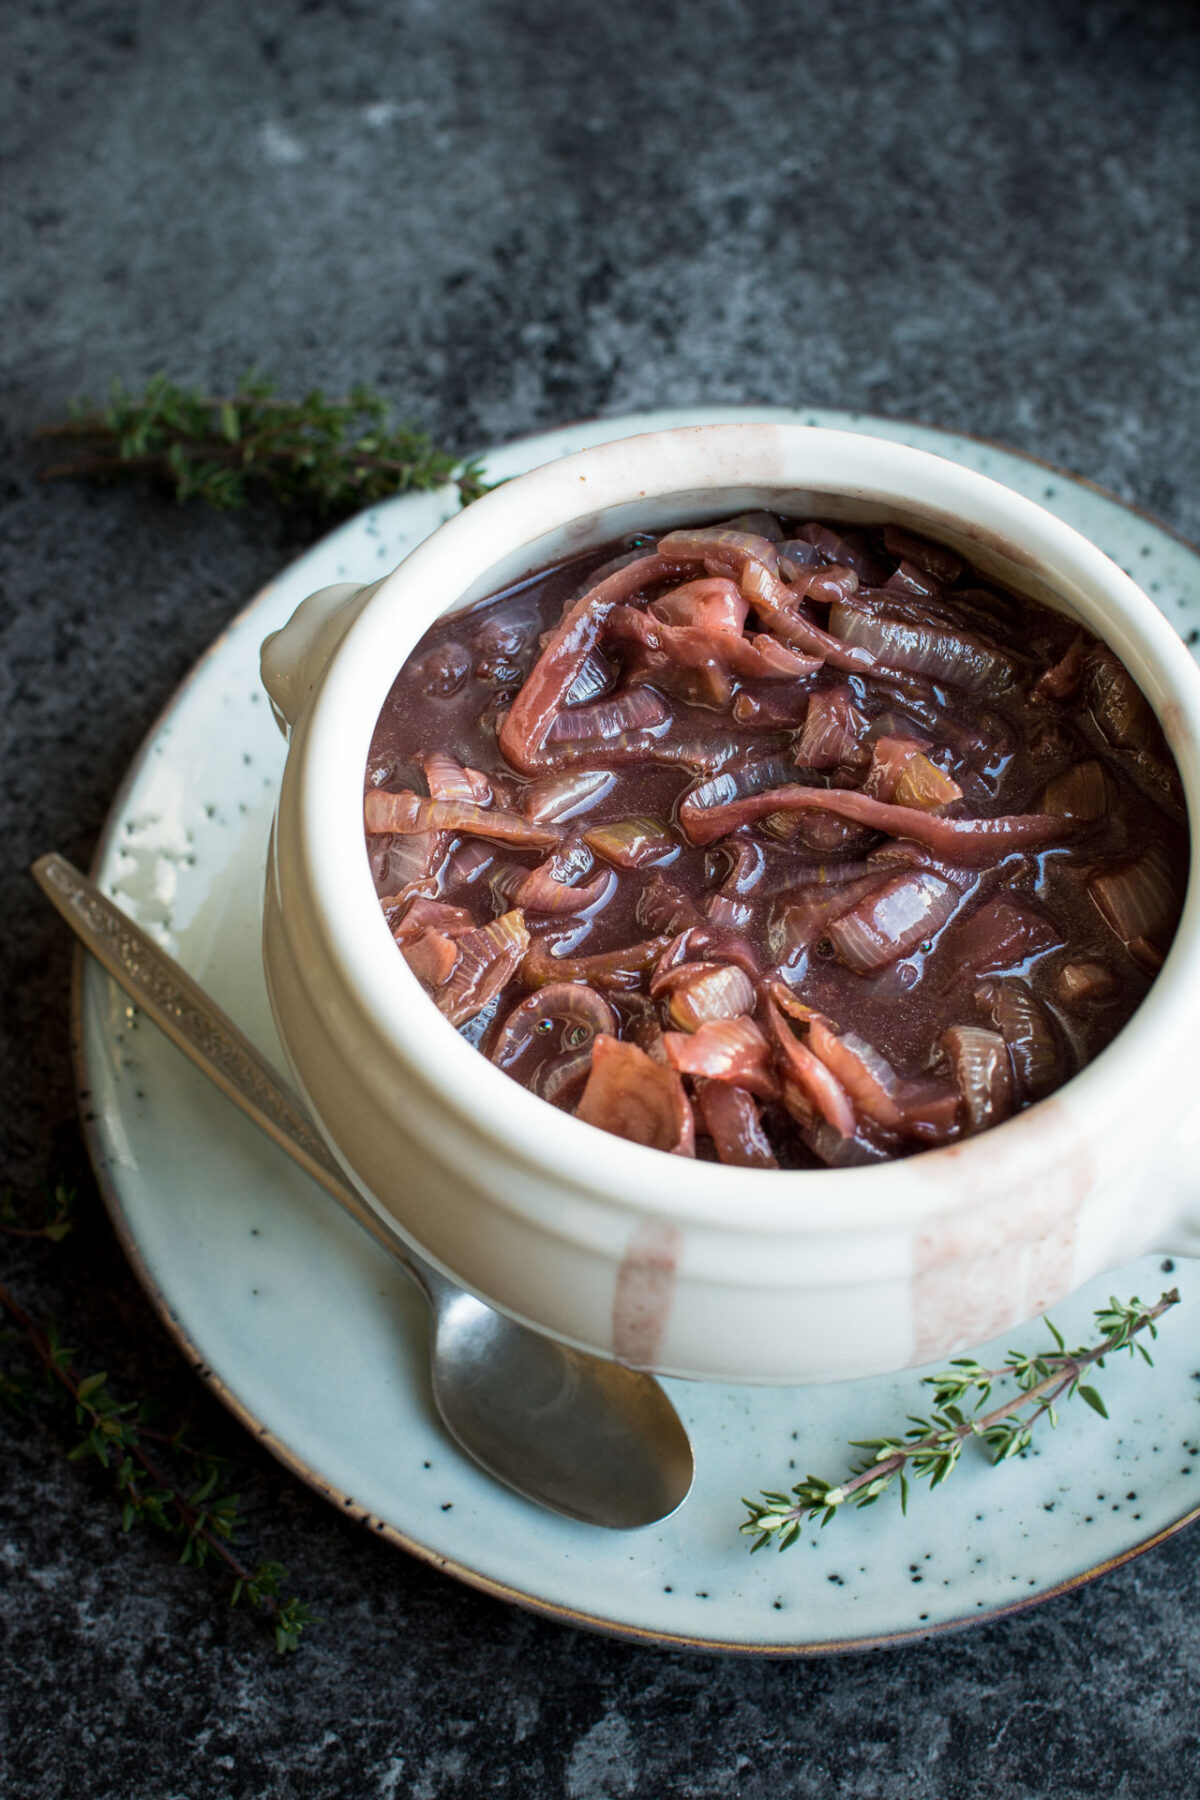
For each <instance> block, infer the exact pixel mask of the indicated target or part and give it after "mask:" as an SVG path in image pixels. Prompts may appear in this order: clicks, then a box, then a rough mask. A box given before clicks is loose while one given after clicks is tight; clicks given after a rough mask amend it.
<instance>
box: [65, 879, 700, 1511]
mask: <svg viewBox="0 0 1200 1800" xmlns="http://www.w3.org/2000/svg"><path fill="white" fill-rule="evenodd" d="M33 874H34V876H35V878H36V880H37V881H38V883H39V885H40V886H41V888H42V889H43V891H44V892H45V893H46V894H47V895H48V896H49V898H50V899H51V900H52V901H53V903H54V905H55V906H56V907H57V908H58V910H59V912H60V913H61V914H62V916H63V918H64V919H66V921H67V923H68V924H69V925H70V926H71V929H72V930H73V931H74V932H75V934H76V936H77V937H79V938H80V939H81V940H82V942H83V943H84V945H85V946H86V947H87V949H88V950H90V951H91V953H92V955H93V956H94V957H95V958H96V960H97V961H98V962H100V963H101V964H102V965H103V966H104V968H105V969H107V970H108V973H109V974H110V975H111V976H112V977H113V979H114V980H115V981H117V982H118V983H119V984H120V986H121V987H123V988H124V989H125V991H126V993H127V994H129V995H130V996H131V997H132V998H133V999H134V1000H135V1001H136V1002H137V1004H138V1005H139V1006H140V1007H141V1008H142V1010H143V1012H145V1013H146V1014H147V1016H148V1017H149V1018H151V1019H152V1020H153V1021H154V1023H155V1024H156V1025H158V1026H159V1027H160V1028H161V1029H162V1030H163V1031H165V1032H166V1034H167V1035H168V1037H170V1038H171V1039H172V1040H173V1041H174V1042H175V1043H176V1044H178V1046H179V1048H180V1049H181V1050H183V1051H184V1052H185V1053H186V1055H188V1056H189V1057H190V1058H191V1060H192V1061H193V1062H194V1063H195V1065H196V1067H197V1068H198V1069H201V1070H202V1071H203V1072H204V1074H206V1075H207V1076H209V1078H210V1079H211V1080H212V1081H214V1082H215V1083H216V1085H217V1086H218V1087H219V1088H220V1089H221V1092H222V1093H223V1094H225V1095H226V1096H227V1097H228V1098H229V1099H230V1100H232V1101H233V1102H234V1103H235V1105H237V1106H240V1107H241V1109H242V1111H243V1112H244V1113H246V1114H247V1116H248V1117H249V1118H251V1119H253V1120H254V1123H255V1124H256V1125H259V1126H261V1127H262V1129H263V1130H264V1131H265V1132H266V1133H267V1134H268V1136H269V1137H271V1138H273V1139H274V1141H275V1143H277V1144H278V1145H279V1147H280V1149H282V1150H286V1152H287V1153H288V1155H289V1156H290V1157H291V1158H292V1159H293V1161H295V1162H297V1163H298V1164H299V1165H300V1167H301V1168H302V1169H303V1170H304V1171H305V1172H306V1173H307V1174H309V1175H311V1176H312V1178H313V1180H314V1181H318V1182H320V1184H321V1186H322V1187H323V1188H324V1189H325V1191H326V1192H327V1193H328V1194H330V1195H331V1196H332V1197H333V1199H335V1200H336V1201H337V1203H338V1205H339V1206H340V1207H341V1208H342V1209H343V1211H344V1212H347V1213H349V1214H350V1217H351V1218H352V1219H355V1220H356V1221H357V1222H358V1224H359V1225H361V1226H362V1228H363V1230H364V1231H367V1232H369V1233H370V1235H371V1236H372V1237H373V1238H374V1239H375V1241H376V1243H378V1244H382V1246H383V1247H384V1249H385V1250H387V1251H389V1252H390V1254H391V1255H392V1256H393V1257H394V1258H395V1259H396V1261H397V1262H398V1263H399V1264H400V1266H401V1268H403V1269H405V1270H407V1272H408V1274H410V1275H411V1276H412V1278H413V1280H414V1281H415V1282H416V1283H417V1286H418V1287H419V1288H420V1289H421V1292H422V1293H423V1294H424V1295H425V1298H426V1299H427V1300H428V1302H429V1305H430V1309H431V1312H432V1319H433V1333H432V1358H431V1360H432V1375H433V1397H434V1400H435V1402H436V1404H437V1409H438V1412H439V1413H440V1414H441V1417H442V1423H443V1424H444V1425H445V1427H446V1429H447V1430H448V1431H449V1433H450V1435H451V1437H453V1438H454V1439H455V1441H456V1442H457V1443H458V1444H459V1445H460V1446H461V1447H462V1449H464V1450H465V1451H466V1452H467V1454H468V1455H469V1456H472V1457H474V1459H475V1461H476V1462H477V1463H479V1464H480V1465H481V1466H482V1467H483V1468H485V1469H486V1470H487V1471H488V1473H489V1474H490V1475H494V1476H495V1477H496V1479H497V1480H498V1481H502V1482H504V1483H505V1485H506V1486H508V1487H510V1488H513V1489H514V1490H515V1491H516V1492H517V1493H518V1494H522V1495H524V1497H525V1498H526V1499H527V1500H534V1501H536V1502H537V1503H538V1505H540V1506H546V1507H549V1508H550V1510H551V1511H552V1512H558V1513H564V1514H566V1516H567V1517H568V1518H571V1519H580V1520H582V1521H583V1522H584V1523H585V1524H588V1525H606V1526H609V1527H611V1528H613V1529H615V1530H631V1529H633V1528H634V1527H636V1526H639V1525H651V1524H653V1523H654V1521H655V1520H656V1519H662V1518H665V1517H666V1516H667V1515H668V1513H672V1512H674V1511H675V1509H676V1507H678V1506H680V1505H682V1503H683V1501H684V1500H685V1499H686V1498H687V1494H688V1490H689V1489H690V1487H691V1485H692V1473H693V1460H692V1447H691V1444H690V1443H689V1442H688V1436H687V1433H686V1431H685V1430H684V1428H683V1424H682V1422H681V1420H680V1418H679V1415H678V1413H677V1412H676V1411H675V1408H674V1407H673V1406H672V1405H671V1402H670V1401H669V1400H668V1399H667V1396H666V1395H665V1394H664V1392H663V1390H662V1389H661V1388H660V1387H659V1385H658V1383H657V1382H656V1381H655V1380H654V1379H653V1377H652V1376H649V1375H639V1374H637V1373H635V1371H634V1370H632V1369H626V1368H624V1367H622V1365H621V1364H619V1363H611V1362H605V1361H603V1360H601V1358H599V1357H596V1356H589V1355H588V1354H587V1353H586V1352H584V1351H582V1350H573V1349H570V1348H569V1347H568V1346H567V1345H565V1344H560V1343H557V1342H556V1341H555V1340H554V1339H552V1338H548V1337H543V1336H542V1335H541V1333H540V1332H536V1331H531V1330H529V1329H528V1327H526V1326H524V1325H519V1324H517V1322H516V1320H514V1319H510V1318H508V1317H507V1316H506V1315H505V1314H503V1313H498V1312H496V1311H494V1309H493V1308H492V1307H490V1306H486V1305H485V1304H484V1303H483V1301H481V1300H476V1299H475V1298H474V1296H473V1295H471V1294H467V1293H464V1291H463V1290H462V1289H461V1288H457V1287H455V1286H454V1284H453V1282H450V1281H448V1280H447V1279H446V1278H445V1276H444V1275H441V1274H439V1273H438V1271H437V1270H436V1269H433V1268H431V1267H430V1266H429V1264H428V1263H426V1262H424V1261H423V1260H422V1259H421V1258H420V1257H419V1256H417V1255H416V1253H415V1252H414V1251H413V1250H412V1249H411V1248H410V1247H409V1245H408V1244H407V1243H406V1242H405V1241H404V1239H402V1238H401V1237H400V1235H399V1233H398V1232H396V1231H394V1230H392V1229H391V1228H390V1227H389V1226H388V1225H387V1223H386V1222H385V1221H384V1220H383V1219H382V1218H381V1217H380V1216H379V1215H378V1214H377V1213H376V1212H375V1211H374V1209H373V1208H372V1207H370V1206H369V1205H368V1204H367V1202H366V1201H365V1200H364V1199H363V1198H362V1197H361V1195H359V1194H357V1193H355V1191H354V1189H353V1188H351V1187H349V1186H348V1185H347V1183H346V1180H345V1177H344V1175H343V1173H342V1170H341V1168H340V1167H339V1165H338V1164H337V1163H336V1162H335V1161H334V1160H333V1158H332V1156H331V1155H330V1153H329V1151H328V1150H327V1149H326V1148H325V1145H324V1143H323V1142H322V1140H321V1139H320V1137H319V1136H318V1135H317V1132H316V1129H315V1127H314V1125H313V1123H312V1121H311V1119H310V1118H309V1116H308V1114H307V1113H306V1112H305V1110H304V1108H303V1107H302V1106H301V1104H300V1102H299V1100H298V1099H296V1097H295V1095H294V1094H292V1092H291V1091H290V1089H289V1088H287V1087H286V1085H285V1084H284V1082H283V1081H282V1080H281V1078H280V1077H279V1076H278V1075H277V1074H276V1072H275V1070H274V1069H273V1068H272V1067H271V1065H270V1064H269V1063H268V1062H267V1061H266V1060H265V1058H263V1057H262V1056H260V1055H259V1053H258V1051H257V1050H256V1049H255V1048H254V1046H253V1045H252V1044H251V1043H250V1041H249V1039H248V1038H246V1037H243V1035H242V1033H241V1032H240V1031H239V1030H238V1028H237V1026H236V1025H235V1024H234V1023H233V1021H232V1019H230V1018H229V1017H228V1016H227V1015H226V1014H225V1013H223V1012H222V1011H221V1009H220V1007H218V1006H217V1005H216V1004H215V1002H214V1001H212V1000H210V999H209V997H208V995H207V994H205V992H204V990H203V989H202V988H200V987H198V986H197V984H196V983H195V982H194V981H193V980H192V979H191V977H190V976H189V975H187V974H185V973H184V971H183V970H182V969H181V968H180V967H179V964H178V963H177V962H175V961H174V960H173V958H171V957H170V956H168V955H167V954H166V953H165V951H163V950H161V949H159V947H158V945H157V944H155V943H154V942H153V940H152V939H151V938H148V937H147V936H146V934H145V933H144V932H143V931H141V930H140V929H139V928H138V926H136V925H135V924H134V923H133V921H132V920H131V919H130V918H129V916H128V915H127V914H126V913H123V912H122V911H121V910H120V908H119V907H116V906H114V905H113V904H112V902H111V901H109V900H107V899H106V898H105V896H104V895H103V894H102V893H101V892H100V890H99V888H97V887H96V886H95V885H94V883H92V882H90V881H89V880H88V879H87V877H86V876H85V875H81V874H80V872H79V870H78V869H76V868H75V867H74V866H73V865H72V864H71V863H69V862H68V861H67V860H66V859H65V857H62V856H57V855H50V856H42V857H39V858H38V860H37V862H35V863H34V865H33Z"/></svg>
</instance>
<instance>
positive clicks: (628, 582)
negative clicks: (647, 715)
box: [499, 556, 682, 775]
mask: <svg viewBox="0 0 1200 1800" xmlns="http://www.w3.org/2000/svg"><path fill="white" fill-rule="evenodd" d="M681 573H682V566H681V565H680V564H679V563H674V562H670V561H667V560H665V559H664V558H662V557H659V556H643V557H639V558H638V560H637V561H636V562H632V563H630V564H629V565H628V567H626V568H622V569H618V570H617V572H616V573H615V574H614V575H610V576H609V577H608V579H607V580H606V581H602V582H601V583H600V584H599V586H596V587H592V588H590V589H589V590H588V592H587V593H586V594H583V595H582V596H581V597H580V598H579V599H578V600H577V601H576V602H575V603H574V605H573V606H571V607H569V608H568V610H567V612H566V614H565V615H564V617H563V618H562V619H561V620H560V621H559V623H558V625H557V626H556V627H555V628H554V630H553V631H552V632H551V633H550V635H549V638H548V640H547V642H546V645H545V647H544V648H543V650H542V653H541V655H540V656H539V657H538V659H537V661H536V662H535V663H534V665H533V668H532V669H531V670H530V672H529V675H528V676H527V678H526V680H525V682H524V685H523V686H522V688H521V690H520V692H519V693H518V695H517V697H516V699H515V700H514V701H513V704H512V706H511V708H510V709H509V711H508V712H507V713H506V714H505V716H504V720H503V723H502V724H501V726H500V729H499V743H500V749H501V750H502V752H503V753H504V756H505V757H506V758H507V760H508V762H509V764H510V766H511V767H512V768H514V769H518V770H519V771H520V772H521V774H522V775H537V774H540V773H542V767H541V761H540V756H541V750H542V746H543V744H544V743H545V741H546V737H547V734H548V733H549V731H550V727H551V725H552V724H553V722H554V720H555V718H556V717H557V715H558V714H559V713H561V711H562V709H563V707H564V705H565V702H566V696H567V694H568V693H569V692H570V690H571V686H572V684H573V683H574V681H575V679H576V677H577V676H578V674H579V672H580V670H581V669H582V668H583V665H584V663H585V662H586V661H587V659H588V656H589V655H590V654H591V652H592V651H593V650H594V649H595V647H596V643H597V640H598V639H599V636H600V633H601V631H602V629H603V627H604V622H605V620H606V619H607V617H608V615H609V613H610V612H611V611H612V609H613V607H614V606H620V605H623V604H624V603H625V602H626V601H627V600H631V599H632V598H633V597H634V596H635V595H636V594H639V593H642V592H644V591H645V590H646V589H647V588H650V587H655V586H657V585H658V584H660V583H661V582H664V581H670V580H673V579H675V578H676V577H677V576H678V575H679V574H681ZM595 704H600V705H603V704H604V703H603V702H602V701H601V702H597V703H595ZM575 710H577V711H583V710H584V709H583V708H577V709H575Z"/></svg>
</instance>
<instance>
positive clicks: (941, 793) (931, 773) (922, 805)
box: [892, 750, 963, 812]
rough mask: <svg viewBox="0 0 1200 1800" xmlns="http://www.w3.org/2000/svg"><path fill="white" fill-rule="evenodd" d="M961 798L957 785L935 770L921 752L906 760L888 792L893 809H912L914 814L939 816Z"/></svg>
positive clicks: (936, 768) (932, 763)
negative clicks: (895, 807) (944, 809)
mask: <svg viewBox="0 0 1200 1800" xmlns="http://www.w3.org/2000/svg"><path fill="white" fill-rule="evenodd" d="M962 797H963V791H962V789H961V788H960V787H959V785H958V783H957V781H954V780H952V779H951V777H950V776H949V775H947V774H945V773H944V772H943V771H942V770H941V769H939V768H938V766H937V764H936V763H934V762H931V761H930V760H929V758H928V757H927V756H926V755H925V754H924V752H923V751H921V750H918V751H916V752H915V753H914V754H913V755H912V756H910V757H909V758H908V760H907V762H906V763H905V765H904V767H903V769H902V770H901V771H900V779H899V780H898V781H897V783H896V786H895V788H894V790H893V792H892V801H893V804H894V805H896V806H912V807H915V808H916V809H917V811H918V812H940V811H941V810H942V808H943V807H946V806H953V805H954V803H955V801H957V800H961V799H962Z"/></svg>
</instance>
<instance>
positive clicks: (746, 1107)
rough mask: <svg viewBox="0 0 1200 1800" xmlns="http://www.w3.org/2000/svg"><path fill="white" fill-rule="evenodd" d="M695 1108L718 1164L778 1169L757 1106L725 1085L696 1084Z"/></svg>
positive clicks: (738, 1089)
mask: <svg viewBox="0 0 1200 1800" xmlns="http://www.w3.org/2000/svg"><path fill="white" fill-rule="evenodd" d="M696 1105H697V1106H698V1107H699V1109H700V1119H701V1123H702V1125H703V1127H704V1130H705V1131H706V1132H707V1133H708V1135H709V1137H710V1138H711V1139H712V1141H713V1148H714V1149H715V1150H716V1153H717V1160H718V1161H719V1162H723V1163H726V1164H727V1165H729V1166H730V1167H731V1168H735V1169H777V1168H778V1167H779V1164H778V1163H777V1162H776V1160H775V1153H774V1151H773V1150H772V1149H771V1144H770V1140H769V1139H768V1137H767V1134H766V1132H765V1131H764V1130H763V1128H762V1118H761V1116H760V1114H759V1110H758V1105H757V1102H756V1101H755V1100H754V1098H753V1096H752V1095H751V1094H749V1093H747V1091H746V1089H745V1088H742V1087H733V1086H731V1085H730V1084H729V1083H728V1082H727V1081H698V1082H697V1083H696Z"/></svg>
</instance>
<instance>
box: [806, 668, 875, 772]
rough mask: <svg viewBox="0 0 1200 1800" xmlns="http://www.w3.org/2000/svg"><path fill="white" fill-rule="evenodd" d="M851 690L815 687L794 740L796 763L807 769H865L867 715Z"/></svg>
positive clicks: (841, 686) (848, 687)
mask: <svg viewBox="0 0 1200 1800" xmlns="http://www.w3.org/2000/svg"><path fill="white" fill-rule="evenodd" d="M854 700H855V697H854V692H853V689H852V688H851V687H850V686H849V684H848V683H846V682H842V683H841V684H840V685H839V686H837V687H829V688H818V689H817V691H816V693H814V694H813V695H812V697H811V699H810V700H809V703H808V712H807V714H806V715H805V719H804V730H803V731H802V732H801V733H800V736H799V738H798V739H797V740H796V749H795V758H796V762H797V763H798V764H799V765H800V766H801V767H802V768H806V769H836V768H839V767H842V766H844V767H846V768H848V769H861V768H865V767H866V765H867V763H868V762H869V761H870V760H871V753H870V751H869V750H867V749H866V748H865V747H864V745H863V742H862V740H863V738H864V737H865V736H866V734H867V729H868V725H867V719H866V715H865V714H864V713H862V712H860V711H859V709H858V707H857V706H856V705H855V703H854Z"/></svg>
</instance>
